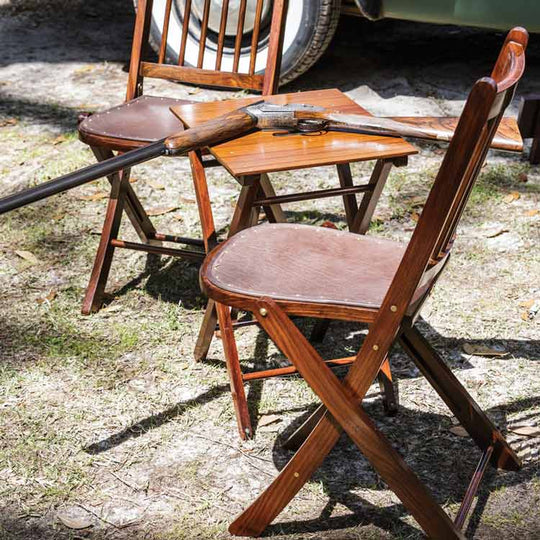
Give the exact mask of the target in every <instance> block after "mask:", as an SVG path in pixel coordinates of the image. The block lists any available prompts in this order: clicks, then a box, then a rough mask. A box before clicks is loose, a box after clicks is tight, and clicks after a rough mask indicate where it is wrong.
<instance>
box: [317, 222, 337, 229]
mask: <svg viewBox="0 0 540 540" xmlns="http://www.w3.org/2000/svg"><path fill="white" fill-rule="evenodd" d="M321 227H325V228H327V229H337V227H336V225H335V223H332V222H331V221H323V223H321Z"/></svg>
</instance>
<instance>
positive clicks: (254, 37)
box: [249, 0, 263, 75]
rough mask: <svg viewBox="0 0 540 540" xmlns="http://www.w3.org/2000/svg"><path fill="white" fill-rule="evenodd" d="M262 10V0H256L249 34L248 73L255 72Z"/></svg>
mask: <svg viewBox="0 0 540 540" xmlns="http://www.w3.org/2000/svg"><path fill="white" fill-rule="evenodd" d="M262 10H263V0H257V7H256V9H255V21H254V25H253V34H252V36H251V54H250V58H249V74H250V75H253V74H254V73H255V61H256V59H257V44H258V43H259V32H260V30H261V22H262V21H261V18H262Z"/></svg>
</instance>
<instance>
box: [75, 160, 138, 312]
mask: <svg viewBox="0 0 540 540" xmlns="http://www.w3.org/2000/svg"><path fill="white" fill-rule="evenodd" d="M127 183H128V179H127V177H126V176H125V175H124V171H121V172H120V173H118V174H117V175H115V178H114V179H113V181H112V185H111V194H110V197H109V202H108V204H107V212H106V214H105V222H104V224H103V230H102V232H101V238H100V241H99V247H98V251H97V254H96V258H95V260H94V267H93V269H92V273H91V275H90V281H89V283H88V287H87V288H86V293H85V296H84V300H83V305H82V313H83V314H85V315H89V314H90V313H94V312H96V311H98V310H99V308H100V307H101V304H102V302H103V296H104V293H105V285H106V283H107V278H108V277H109V271H110V269H111V263H112V258H113V254H114V247H113V246H112V245H111V240H113V239H116V237H117V236H118V230H119V229H120V222H121V220H122V210H123V208H124V202H125V201H124V199H125V193H126V191H125V186H126V184H127Z"/></svg>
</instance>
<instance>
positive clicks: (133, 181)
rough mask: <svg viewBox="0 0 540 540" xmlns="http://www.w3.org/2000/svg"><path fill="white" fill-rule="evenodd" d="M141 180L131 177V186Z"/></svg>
mask: <svg viewBox="0 0 540 540" xmlns="http://www.w3.org/2000/svg"><path fill="white" fill-rule="evenodd" d="M138 181H139V179H138V178H135V177H134V176H130V177H129V183H130V184H135V183H136V182H138Z"/></svg>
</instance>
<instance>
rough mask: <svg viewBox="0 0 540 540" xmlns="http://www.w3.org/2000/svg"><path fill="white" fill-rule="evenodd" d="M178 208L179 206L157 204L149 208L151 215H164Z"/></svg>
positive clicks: (148, 212)
mask: <svg viewBox="0 0 540 540" xmlns="http://www.w3.org/2000/svg"><path fill="white" fill-rule="evenodd" d="M175 210H178V206H156V207H154V208H150V209H149V210H147V212H146V213H147V214H148V215H149V216H162V215H163V214H168V213H169V212H174V211H175Z"/></svg>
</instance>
